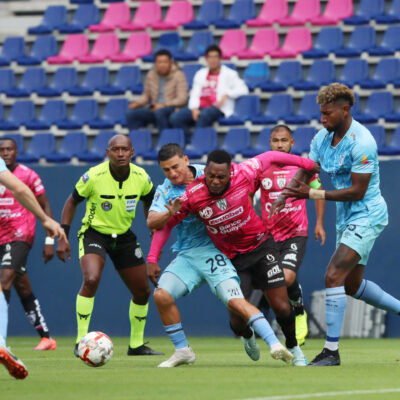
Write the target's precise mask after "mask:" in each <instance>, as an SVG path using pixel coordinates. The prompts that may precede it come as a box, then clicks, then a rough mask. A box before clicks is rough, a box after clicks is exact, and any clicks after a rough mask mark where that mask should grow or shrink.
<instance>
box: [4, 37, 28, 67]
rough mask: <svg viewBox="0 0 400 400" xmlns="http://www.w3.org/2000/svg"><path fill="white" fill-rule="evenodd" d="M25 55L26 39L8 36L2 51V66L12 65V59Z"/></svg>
mask: <svg viewBox="0 0 400 400" xmlns="http://www.w3.org/2000/svg"><path fill="white" fill-rule="evenodd" d="M23 56H25V40H24V38H23V37H7V38H5V40H4V43H3V47H2V49H1V53H0V67H5V66H7V65H10V63H11V61H17V60H18V58H21V57H23Z"/></svg>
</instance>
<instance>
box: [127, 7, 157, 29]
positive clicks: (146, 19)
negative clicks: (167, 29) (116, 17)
mask: <svg viewBox="0 0 400 400" xmlns="http://www.w3.org/2000/svg"><path fill="white" fill-rule="evenodd" d="M159 22H161V6H160V5H159V4H158V3H157V2H156V1H151V2H148V3H140V5H139V7H138V9H137V10H136V13H135V16H134V17H133V20H132V22H128V23H127V24H121V25H120V26H119V27H120V29H121V30H123V31H144V30H145V29H146V28H147V27H148V26H150V25H152V24H156V23H159Z"/></svg>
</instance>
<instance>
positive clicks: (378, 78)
mask: <svg viewBox="0 0 400 400" xmlns="http://www.w3.org/2000/svg"><path fill="white" fill-rule="evenodd" d="M395 81H400V61H399V59H397V58H382V59H381V60H380V61H379V62H378V65H377V67H376V70H375V72H374V74H373V75H372V77H371V78H367V79H363V80H360V81H359V82H358V84H359V85H360V87H361V88H363V89H384V88H385V87H386V85H387V84H389V83H394V82H395Z"/></svg>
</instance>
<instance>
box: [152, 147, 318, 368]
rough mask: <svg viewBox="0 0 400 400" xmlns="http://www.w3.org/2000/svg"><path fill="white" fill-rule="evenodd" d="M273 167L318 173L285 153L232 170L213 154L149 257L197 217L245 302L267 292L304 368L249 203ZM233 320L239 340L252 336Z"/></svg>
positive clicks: (278, 273)
mask: <svg viewBox="0 0 400 400" xmlns="http://www.w3.org/2000/svg"><path fill="white" fill-rule="evenodd" d="M271 163H280V164H294V165H297V166H299V167H304V168H306V169H307V170H312V171H313V172H314V173H315V172H318V170H319V167H318V166H317V164H315V163H314V162H313V161H311V160H307V159H304V158H301V157H298V156H294V155H290V154H285V153H281V152H266V153H263V154H261V155H259V156H257V157H255V158H252V159H250V160H248V161H245V162H243V163H241V164H232V165H231V157H230V155H229V154H228V153H227V152H225V151H223V150H215V151H213V152H211V153H210V154H209V155H208V158H207V163H206V167H205V170H204V176H203V177H200V178H197V179H195V180H194V181H193V182H192V183H191V184H190V185H189V186H188V187H187V188H186V191H185V193H184V195H183V196H181V197H180V198H178V199H176V200H175V202H174V204H173V206H174V207H171V214H173V213H175V211H176V210H179V208H180V207H182V208H181V209H180V212H179V213H176V214H174V215H173V216H172V217H171V218H170V220H169V221H168V223H167V224H166V225H165V226H164V228H163V230H162V231H157V232H156V233H155V235H154V238H153V241H152V246H151V249H150V254H149V257H151V259H152V260H157V259H158V255H159V252H160V250H161V248H162V246H163V244H164V243H165V241H166V238H167V237H168V235H169V232H170V230H171V228H172V227H173V226H174V225H176V224H177V223H179V222H180V221H182V220H183V219H184V218H185V217H186V216H187V215H188V214H189V213H194V214H196V215H197V216H198V217H199V218H200V219H201V220H202V222H203V223H204V224H205V226H206V228H207V230H208V234H209V236H210V238H211V240H212V241H213V242H214V244H215V246H216V247H217V248H218V249H219V250H221V251H222V252H223V253H224V254H225V255H226V256H227V257H228V258H229V259H230V260H231V262H232V264H233V265H234V266H235V268H236V270H237V272H238V275H239V277H240V280H241V289H242V292H243V295H244V297H245V298H248V297H249V295H250V291H251V290H252V287H256V288H260V289H262V290H263V291H265V294H266V296H267V298H268V300H269V302H270V304H271V307H272V309H273V310H274V312H275V314H276V316H277V320H278V323H279V324H280V325H281V327H282V330H283V332H284V334H285V337H286V347H287V348H288V350H289V351H290V352H291V353H292V355H293V356H294V360H293V363H294V365H297V366H304V365H306V363H307V362H306V359H305V357H304V354H303V352H302V351H301V349H300V347H299V346H298V344H297V341H296V336H295V315H294V311H293V309H292V307H291V306H290V304H289V301H288V297H287V289H286V283H285V278H284V275H283V272H282V270H281V269H280V267H279V265H278V263H277V259H278V257H277V255H276V254H275V252H274V249H270V248H269V247H268V246H267V241H266V239H267V237H268V234H267V232H266V228H265V226H264V224H263V223H262V221H261V219H260V218H259V217H258V216H257V214H256V213H255V211H254V209H253V206H252V204H251V202H250V199H249V192H254V181H255V179H256V177H257V175H258V173H259V172H260V170H265V169H267V168H269V167H270V165H271ZM175 206H176V207H175ZM149 257H148V260H149ZM153 262H154V261H153ZM210 264H211V265H210V268H211V269H212V270H213V269H215V268H216V263H215V262H211V263H210ZM230 319H231V321H230V322H231V328H232V330H233V331H234V332H235V333H236V334H237V335H238V336H244V337H247V338H249V337H251V336H252V332H251V330H250V327H249V326H248V323H249V321H246V320H244V319H243V318H241V317H240V316H238V315H236V314H234V313H233V312H230ZM250 325H251V321H250ZM253 326H254V325H253Z"/></svg>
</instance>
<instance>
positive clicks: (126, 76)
mask: <svg viewBox="0 0 400 400" xmlns="http://www.w3.org/2000/svg"><path fill="white" fill-rule="evenodd" d="M127 90H130V91H131V92H132V93H134V94H141V93H142V92H143V83H142V74H141V72H140V68H139V67H138V66H136V65H124V66H122V67H121V68H119V69H118V72H117V75H116V76H115V79H114V82H113V83H112V84H110V85H107V86H103V87H101V88H100V92H101V94H105V95H120V94H125V91H127Z"/></svg>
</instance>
